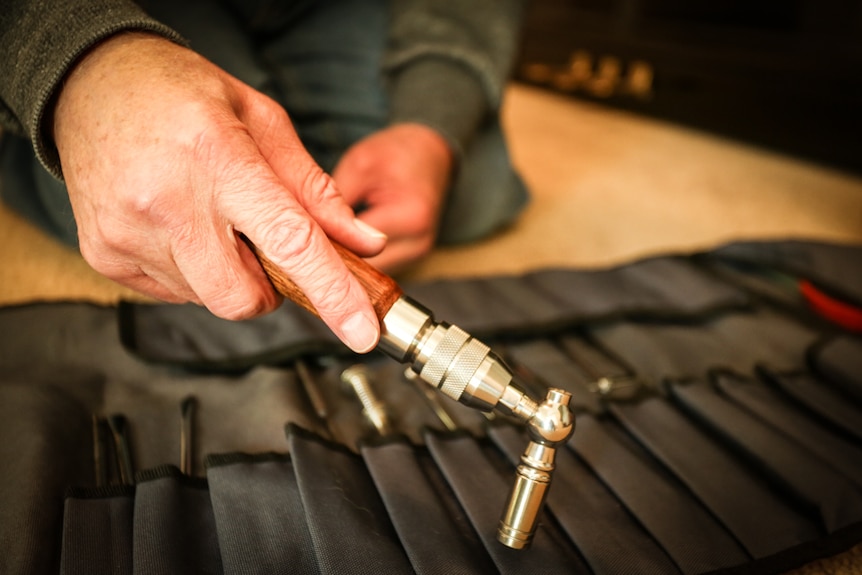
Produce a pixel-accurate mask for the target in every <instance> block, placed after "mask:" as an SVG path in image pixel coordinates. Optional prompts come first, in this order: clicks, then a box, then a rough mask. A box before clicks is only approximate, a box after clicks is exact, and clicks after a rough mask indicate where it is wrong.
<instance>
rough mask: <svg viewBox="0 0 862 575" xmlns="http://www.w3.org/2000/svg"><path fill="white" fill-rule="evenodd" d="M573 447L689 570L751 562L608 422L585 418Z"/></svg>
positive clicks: (675, 483) (685, 492) (674, 482)
mask: <svg viewBox="0 0 862 575" xmlns="http://www.w3.org/2000/svg"><path fill="white" fill-rule="evenodd" d="M577 426H578V427H577V431H576V432H575V434H574V436H573V437H572V439H571V441H570V443H569V445H570V446H571V447H572V448H573V449H574V451H575V453H577V454H578V456H580V457H581V458H583V460H584V461H585V462H586V463H587V465H588V466H589V467H590V468H591V469H592V470H593V472H594V473H595V474H596V475H598V476H599V477H600V478H601V480H602V481H603V482H604V483H605V484H606V485H607V486H608V488H609V489H610V490H611V491H613V493H614V494H615V495H616V496H617V497H618V498H619V499H620V500H621V501H622V502H623V504H624V505H625V506H626V508H627V509H628V510H629V511H630V512H631V513H632V515H633V516H634V517H636V518H637V520H638V521H639V522H640V523H641V525H643V526H644V527H645V528H646V529H647V530H648V531H649V532H650V533H651V534H652V536H653V537H654V538H655V539H656V541H657V542H658V543H659V545H661V547H662V548H663V549H664V551H665V552H666V553H667V554H668V555H669V556H670V557H671V558H672V559H673V561H674V562H675V563H676V565H677V566H678V567H679V569H680V570H681V571H682V572H683V573H704V572H709V571H713V570H718V569H726V568H730V567H734V566H737V565H741V564H743V563H746V562H748V561H749V560H750V559H751V557H750V556H749V555H748V553H746V551H745V550H744V549H743V548H742V547H741V546H740V544H739V543H738V542H737V541H736V539H735V538H734V537H733V536H732V535H731V534H730V533H729V532H728V531H727V530H725V528H724V527H723V526H721V525H720V524H719V523H718V522H717V521H716V520H715V519H714V518H713V516H712V515H711V514H710V513H709V512H708V511H707V510H706V509H705V508H704V507H703V506H702V505H701V504H700V503H699V502H698V501H697V500H695V499H694V498H693V497H692V496H691V495H690V492H689V491H688V489H685V488H683V487H682V484H680V483H679V482H678V481H677V480H675V479H674V478H673V477H671V476H670V475H669V474H667V473H666V472H663V470H662V469H661V468H660V467H659V466H658V465H657V464H656V462H655V461H654V460H653V459H652V458H651V457H650V456H649V455H648V454H647V453H645V452H643V450H642V449H639V448H638V447H637V445H635V444H634V443H633V442H632V441H631V440H630V439H627V438H626V437H625V436H624V435H623V434H621V433H620V432H619V431H617V430H616V429H615V427H614V426H613V425H612V424H611V423H610V422H606V421H602V420H599V419H596V418H594V417H592V416H589V415H584V416H582V417H581V418H580V419H579V421H578V423H577Z"/></svg>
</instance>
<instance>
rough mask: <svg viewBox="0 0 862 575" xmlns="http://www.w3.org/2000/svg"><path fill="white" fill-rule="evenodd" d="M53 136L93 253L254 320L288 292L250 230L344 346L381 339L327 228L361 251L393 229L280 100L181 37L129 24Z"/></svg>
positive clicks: (153, 286)
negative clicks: (329, 169) (340, 175)
mask: <svg viewBox="0 0 862 575" xmlns="http://www.w3.org/2000/svg"><path fill="white" fill-rule="evenodd" d="M53 135H54V140H55V142H56V145H57V149H58V150H59V154H60V159H61V164H62V168H63V174H64V177H65V180H66V185H67V187H68V190H69V197H70V199H71V203H72V209H73V211H74V215H75V219H76V221H77V223H78V234H79V243H80V248H81V253H82V255H83V256H84V258H85V259H86V260H87V261H88V262H89V264H90V265H91V266H92V267H93V268H94V269H96V270H97V271H98V272H100V273H102V274H104V275H105V276H107V277H109V278H111V279H113V280H115V281H117V282H119V283H121V284H124V285H126V286H129V287H131V288H133V289H135V290H138V291H140V292H142V293H144V294H147V295H150V296H153V297H156V298H158V299H162V300H165V301H168V302H174V303H181V302H187V301H191V302H196V303H199V304H202V305H204V306H206V307H207V308H209V309H210V311H212V312H213V313H214V314H215V315H217V316H220V317H223V318H227V319H245V318H250V317H253V316H256V315H260V314H262V313H265V312H268V311H271V310H273V309H274V308H275V307H276V306H277V305H278V303H279V297H278V296H277V295H276V294H275V292H274V291H273V289H272V287H271V285H270V284H269V282H268V280H267V278H266V276H265V275H264V273H263V271H262V269H261V267H260V266H259V264H258V262H257V260H256V259H255V258H254V256H253V254H252V253H251V251H250V249H249V248H248V246H246V245H245V243H244V242H242V241H239V240H238V233H242V234H245V235H246V236H247V237H248V238H249V240H250V241H251V242H252V243H254V244H255V245H256V246H257V247H258V248H259V249H260V250H261V251H262V252H263V253H264V254H266V255H267V256H268V257H269V259H270V260H272V261H273V262H274V263H275V264H276V265H278V266H279V267H280V268H281V269H282V270H283V271H284V272H285V273H286V274H287V276H288V277H290V278H291V279H292V280H293V282H294V283H296V285H297V286H298V287H299V288H300V289H301V290H302V291H303V292H304V293H305V294H306V295H307V296H308V298H309V300H310V301H311V303H312V304H313V305H314V307H315V308H316V309H317V311H318V312H319V314H320V317H321V318H322V319H323V320H324V321H325V322H326V323H327V325H329V327H330V328H331V329H332V330H333V331H334V332H335V334H336V335H338V336H339V337H340V338H341V339H342V340H343V341H344V342H345V343H346V344H347V345H349V346H350V347H351V348H353V349H354V350H355V351H358V352H365V351H369V350H371V349H372V348H373V347H374V346H375V345H376V343H377V340H378V337H379V329H380V326H379V321H378V320H377V318H376V316H375V315H374V311H373V309H372V307H371V304H370V302H369V299H368V295H367V293H366V292H365V290H364V289H363V288H362V287H361V285H360V283H359V282H358V280H357V279H356V278H355V277H354V276H353V275H352V274H351V273H350V272H349V271H348V270H347V268H346V267H345V265H344V263H343V261H342V260H341V259H340V258H339V257H338V255H337V253H336V252H335V250H334V249H333V247H332V244H331V243H330V241H329V239H328V238H327V236H328V237H330V238H332V239H333V240H335V241H338V242H339V243H341V244H343V245H344V246H345V247H347V248H348V249H350V250H352V251H354V252H356V253H357V254H359V255H361V256H371V255H374V254H376V253H378V252H379V251H380V250H381V249H382V248H383V246H384V244H385V242H386V239H385V236H384V235H383V234H381V233H379V232H376V231H375V230H373V229H370V228H368V226H366V225H365V224H363V223H361V222H358V220H355V219H354V216H353V211H352V210H351V209H350V207H349V206H348V205H347V204H346V203H345V202H344V201H343V200H342V198H341V195H340V194H339V193H338V191H337V190H336V188H335V186H334V184H333V182H332V179H331V178H330V177H329V176H327V175H326V174H325V173H324V172H323V171H322V170H321V169H320V167H318V166H317V164H315V163H314V161H313V160H312V159H311V157H310V156H309V155H308V154H307V152H306V151H305V149H304V148H303V146H302V144H301V143H300V141H299V139H298V138H297V136H296V133H295V132H294V130H293V128H292V126H291V124H290V120H289V119H288V117H287V114H286V113H285V112H284V110H283V109H282V108H281V107H280V106H278V105H277V104H276V103H275V102H273V101H272V100H271V99H269V98H267V97H266V96H264V95H262V94H260V93H259V92H257V91H255V90H253V89H252V88H250V87H249V86H247V85H245V84H243V83H241V82H240V81H238V80H236V79H235V78H233V77H231V76H230V75H228V74H226V73H225V72H223V71H222V70H220V69H219V68H218V67H216V66H214V65H213V64H211V63H210V62H208V61H207V60H205V59H204V58H202V57H200V56H198V55H197V54H195V53H194V52H192V51H190V50H187V49H185V48H183V47H181V46H178V45H176V44H173V43H172V42H169V41H167V40H164V39H161V38H158V37H155V36H150V35H146V34H137V33H128V34H121V35H118V36H114V37H112V38H110V39H108V40H106V41H105V42H103V43H101V44H99V45H98V46H97V47H95V48H94V49H93V50H91V51H90V52H89V53H88V54H87V55H86V56H85V57H84V59H83V60H82V61H81V62H80V63H78V64H77V65H76V66H75V68H74V69H73V70H72V72H71V73H70V74H69V76H68V77H67V79H66V82H65V84H64V86H63V88H62V90H61V92H60V94H59V97H58V100H57V104H56V106H55V109H54V121H53Z"/></svg>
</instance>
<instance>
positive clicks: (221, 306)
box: [204, 285, 278, 321]
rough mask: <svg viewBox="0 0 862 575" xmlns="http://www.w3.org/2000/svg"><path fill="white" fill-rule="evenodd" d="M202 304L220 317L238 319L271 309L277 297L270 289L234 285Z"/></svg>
mask: <svg viewBox="0 0 862 575" xmlns="http://www.w3.org/2000/svg"><path fill="white" fill-rule="evenodd" d="M204 304H205V305H206V307H207V309H209V310H210V311H211V312H212V313H213V314H214V315H216V316H218V317H220V318H222V319H227V320H231V321H240V320H245V319H251V318H254V317H258V316H260V315H263V314H264V313H267V312H269V311H272V310H273V309H275V307H276V306H277V304H278V298H277V297H276V296H275V293H274V292H273V291H272V290H271V289H266V288H263V287H261V286H257V285H247V286H245V287H244V288H239V287H234V288H233V289H231V290H229V291H221V292H220V293H219V294H216V295H215V296H214V297H213V299H211V300H210V301H206V302H204Z"/></svg>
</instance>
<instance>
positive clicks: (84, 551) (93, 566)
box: [60, 487, 135, 575]
mask: <svg viewBox="0 0 862 575" xmlns="http://www.w3.org/2000/svg"><path fill="white" fill-rule="evenodd" d="M134 505H135V490H134V488H133V487H111V488H103V489H91V490H76V491H73V492H71V493H70V494H69V496H68V497H67V498H66V503H65V505H64V509H63V547H62V555H61V561H60V574H61V575H131V573H132V523H133V521H132V515H133V511H134Z"/></svg>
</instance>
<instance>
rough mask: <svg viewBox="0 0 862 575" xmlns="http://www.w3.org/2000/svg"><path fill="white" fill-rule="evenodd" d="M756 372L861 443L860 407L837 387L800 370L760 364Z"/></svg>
mask: <svg viewBox="0 0 862 575" xmlns="http://www.w3.org/2000/svg"><path fill="white" fill-rule="evenodd" d="M760 372H761V373H762V374H763V376H764V377H765V378H766V379H768V380H769V381H770V382H772V383H773V384H775V386H776V387H778V388H779V389H781V390H782V391H783V392H784V393H786V394H787V395H788V396H790V397H792V398H793V399H795V400H796V401H798V402H799V403H800V404H802V405H804V406H806V407H807V408H808V409H810V410H811V411H812V412H813V413H815V414H817V416H818V417H820V418H821V419H823V420H825V421H828V422H829V423H831V424H832V425H833V426H834V427H835V428H836V429H838V430H840V431H841V432H842V433H845V434H847V435H848V436H849V437H852V438H853V439H854V440H855V441H856V442H857V443H859V444H862V408H860V407H859V406H857V405H854V404H852V403H850V402H848V401H847V399H846V398H845V397H844V396H843V395H842V394H840V393H838V392H837V390H835V389H833V388H831V387H830V386H829V385H827V384H825V383H824V382H823V381H820V380H818V379H817V378H816V377H814V376H813V375H811V374H810V373H808V372H804V371H778V370H774V369H769V368H766V367H762V368H761V370H760Z"/></svg>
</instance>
